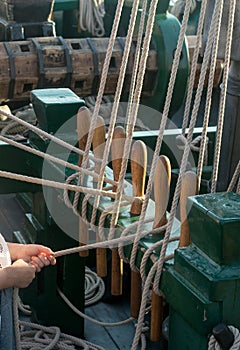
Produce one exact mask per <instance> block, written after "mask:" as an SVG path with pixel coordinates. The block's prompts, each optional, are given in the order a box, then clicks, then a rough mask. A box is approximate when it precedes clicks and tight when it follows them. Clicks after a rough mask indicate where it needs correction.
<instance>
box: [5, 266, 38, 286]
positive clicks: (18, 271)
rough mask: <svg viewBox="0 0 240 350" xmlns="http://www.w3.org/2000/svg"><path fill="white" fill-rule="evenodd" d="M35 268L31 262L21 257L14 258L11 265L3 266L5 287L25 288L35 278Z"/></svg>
mask: <svg viewBox="0 0 240 350" xmlns="http://www.w3.org/2000/svg"><path fill="white" fill-rule="evenodd" d="M35 272H36V268H35V266H33V264H31V263H28V262H26V261H24V260H22V259H19V260H16V261H15V262H14V263H13V264H12V265H10V266H7V267H4V268H3V269H2V273H3V274H4V275H5V281H6V282H5V288H9V287H17V288H26V287H27V286H28V285H29V284H30V283H31V282H32V280H33V279H34V278H35Z"/></svg>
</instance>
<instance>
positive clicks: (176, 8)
mask: <svg viewBox="0 0 240 350" xmlns="http://www.w3.org/2000/svg"><path fill="white" fill-rule="evenodd" d="M197 1H201V0H191V8H190V13H193V12H194V11H195V10H196V7H197ZM185 5H186V0H177V1H176V2H175V3H174V5H173V7H172V8H171V9H170V12H171V14H172V15H174V16H176V17H177V18H179V19H181V17H182V15H183V14H184V8H185Z"/></svg>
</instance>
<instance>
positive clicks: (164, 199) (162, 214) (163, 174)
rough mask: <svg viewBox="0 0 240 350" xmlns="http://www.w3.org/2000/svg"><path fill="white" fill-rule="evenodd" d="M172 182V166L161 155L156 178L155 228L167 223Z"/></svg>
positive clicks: (166, 158)
mask: <svg viewBox="0 0 240 350" xmlns="http://www.w3.org/2000/svg"><path fill="white" fill-rule="evenodd" d="M170 182H171V164H170V161H169V159H168V157H166V156H163V155H161V156H160V157H159V158H158V162H157V167H156V172H155V176H154V199H155V217H154V223H153V228H157V227H161V226H163V225H165V224H166V223H167V217H166V210H167V205H168V199H169V191H170Z"/></svg>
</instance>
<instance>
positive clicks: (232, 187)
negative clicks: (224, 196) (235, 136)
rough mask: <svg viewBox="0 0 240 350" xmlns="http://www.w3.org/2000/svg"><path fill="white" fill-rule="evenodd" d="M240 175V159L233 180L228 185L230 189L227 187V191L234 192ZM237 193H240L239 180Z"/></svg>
mask: <svg viewBox="0 0 240 350" xmlns="http://www.w3.org/2000/svg"><path fill="white" fill-rule="evenodd" d="M239 176H240V160H239V161H238V164H237V166H236V169H235V171H234V174H233V176H232V180H231V182H230V184H229V186H228V189H227V192H232V191H233V189H234V186H235V185H236V183H237V181H238V179H239ZM237 193H239V182H238V184H237Z"/></svg>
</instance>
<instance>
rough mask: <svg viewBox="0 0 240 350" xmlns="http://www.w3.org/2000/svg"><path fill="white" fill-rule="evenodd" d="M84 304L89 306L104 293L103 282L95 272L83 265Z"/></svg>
mask: <svg viewBox="0 0 240 350" xmlns="http://www.w3.org/2000/svg"><path fill="white" fill-rule="evenodd" d="M84 292H85V306H90V305H92V304H95V303H96V302H97V301H99V300H100V299H101V298H102V297H103V295H104V293H105V284H104V282H103V280H102V278H100V277H99V276H98V275H97V274H96V273H95V272H93V271H92V270H91V269H89V268H88V267H85V286H84Z"/></svg>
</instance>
